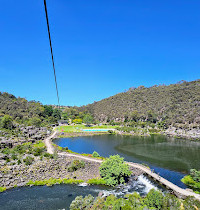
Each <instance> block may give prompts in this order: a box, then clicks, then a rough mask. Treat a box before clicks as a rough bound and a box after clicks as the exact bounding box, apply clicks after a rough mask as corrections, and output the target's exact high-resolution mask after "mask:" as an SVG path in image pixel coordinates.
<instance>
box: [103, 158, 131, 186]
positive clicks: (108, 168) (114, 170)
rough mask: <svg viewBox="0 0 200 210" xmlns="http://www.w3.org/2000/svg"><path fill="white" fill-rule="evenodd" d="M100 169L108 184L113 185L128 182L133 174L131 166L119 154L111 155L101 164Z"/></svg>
mask: <svg viewBox="0 0 200 210" xmlns="http://www.w3.org/2000/svg"><path fill="white" fill-rule="evenodd" d="M99 170H100V175H101V177H102V178H103V179H104V180H105V181H106V184H107V185H111V186H115V185H117V184H120V183H124V182H126V181H127V179H128V177H129V176H130V175H131V171H130V170H129V166H128V165H127V164H126V163H124V158H122V157H120V156H119V155H113V156H110V157H109V158H108V159H106V160H105V161H104V162H103V163H102V164H101V166H100V168H99Z"/></svg>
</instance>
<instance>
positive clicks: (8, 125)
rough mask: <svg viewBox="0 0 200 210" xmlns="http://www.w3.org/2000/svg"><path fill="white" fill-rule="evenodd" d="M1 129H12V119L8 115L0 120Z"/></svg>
mask: <svg viewBox="0 0 200 210" xmlns="http://www.w3.org/2000/svg"><path fill="white" fill-rule="evenodd" d="M1 127H2V128H5V129H12V128H13V119H12V117H11V116H10V115H4V116H3V118H2V119H1Z"/></svg>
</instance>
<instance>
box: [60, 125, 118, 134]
mask: <svg viewBox="0 0 200 210" xmlns="http://www.w3.org/2000/svg"><path fill="white" fill-rule="evenodd" d="M116 127H117V126H111V125H101V126H97V125H95V126H92V127H87V126H85V125H65V126H59V127H57V129H56V130H58V131H59V132H68V133H70V132H82V129H99V128H100V129H101V128H104V129H114V128H116Z"/></svg>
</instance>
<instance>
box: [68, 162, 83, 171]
mask: <svg viewBox="0 0 200 210" xmlns="http://www.w3.org/2000/svg"><path fill="white" fill-rule="evenodd" d="M79 168H85V162H84V161H83V160H73V161H72V163H71V165H70V166H69V167H68V171H69V172H73V171H76V170H78V169H79Z"/></svg>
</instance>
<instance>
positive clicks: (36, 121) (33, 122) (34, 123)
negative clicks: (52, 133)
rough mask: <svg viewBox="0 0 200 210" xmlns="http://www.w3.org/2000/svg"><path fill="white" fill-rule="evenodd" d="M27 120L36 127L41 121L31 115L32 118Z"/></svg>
mask: <svg viewBox="0 0 200 210" xmlns="http://www.w3.org/2000/svg"><path fill="white" fill-rule="evenodd" d="M29 122H30V124H31V125H35V126H36V127H40V125H41V123H42V121H41V119H40V118H39V117H33V118H31V119H30V121H29Z"/></svg>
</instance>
